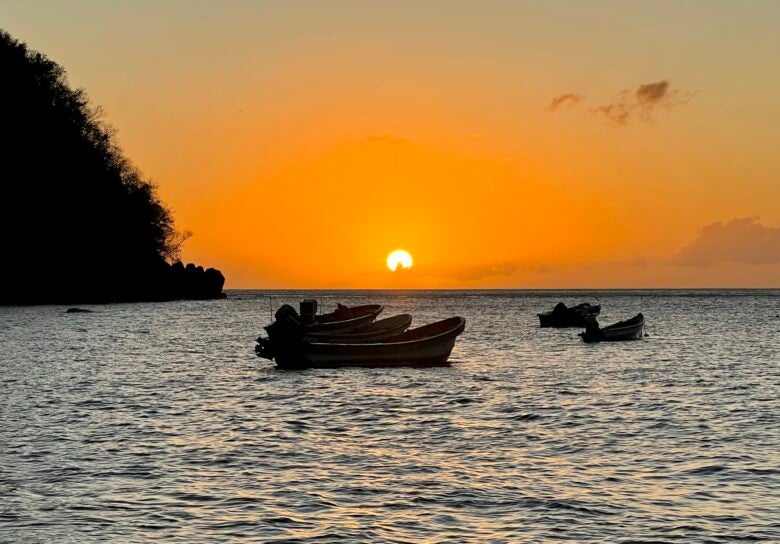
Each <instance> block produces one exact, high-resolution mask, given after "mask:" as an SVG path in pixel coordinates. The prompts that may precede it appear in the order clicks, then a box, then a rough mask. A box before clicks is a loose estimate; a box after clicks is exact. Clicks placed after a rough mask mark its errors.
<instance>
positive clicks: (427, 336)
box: [275, 317, 466, 368]
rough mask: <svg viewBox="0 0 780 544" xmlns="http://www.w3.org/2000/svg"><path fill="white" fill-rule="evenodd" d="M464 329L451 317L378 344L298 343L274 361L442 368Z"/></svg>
mask: <svg viewBox="0 0 780 544" xmlns="http://www.w3.org/2000/svg"><path fill="white" fill-rule="evenodd" d="M465 328H466V320H465V319H463V318H462V317H451V318H449V319H445V320H443V321H438V322H436V323H432V324H430V325H425V326H423V327H418V328H416V329H412V330H409V331H406V332H405V333H402V334H398V335H396V336H392V337H390V338H385V339H384V340H381V341H378V342H361V343H330V342H307V341H301V342H297V343H295V344H290V345H287V346H286V347H285V349H283V350H280V352H278V353H276V354H275V361H276V364H277V366H279V367H281V368H329V367H342V366H359V367H379V366H393V367H395V366H443V365H448V364H449V356H450V353H451V352H452V348H453V347H454V346H455V340H456V338H457V337H458V335H459V334H460V333H462V332H463V331H464V329H465Z"/></svg>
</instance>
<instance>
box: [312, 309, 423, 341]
mask: <svg viewBox="0 0 780 544" xmlns="http://www.w3.org/2000/svg"><path fill="white" fill-rule="evenodd" d="M411 324H412V316H411V315H409V314H400V315H394V316H393V317H386V318H385V319H380V320H378V321H374V322H373V323H368V324H367V325H361V326H360V327H357V328H355V329H351V330H349V331H348V332H343V331H332V332H331V331H321V332H308V331H307V332H304V335H303V339H304V340H306V341H309V342H331V343H342V344H354V343H358V342H376V341H377V340H382V339H384V338H390V337H391V336H395V335H397V334H401V333H402V332H404V331H405V330H406V329H408V328H409V326H410V325H411Z"/></svg>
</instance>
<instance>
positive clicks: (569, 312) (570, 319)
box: [536, 302, 601, 328]
mask: <svg viewBox="0 0 780 544" xmlns="http://www.w3.org/2000/svg"><path fill="white" fill-rule="evenodd" d="M600 312H601V305H600V304H588V303H587V302H583V303H582V304H577V305H576V306H571V307H568V306H566V304H564V303H563V302H559V303H558V304H556V305H555V308H553V310H552V311H551V312H544V313H540V314H536V315H537V316H539V325H540V326H541V327H556V328H563V327H584V326H585V325H586V323H587V320H588V317H589V316H596V315H598V314H599V313H600Z"/></svg>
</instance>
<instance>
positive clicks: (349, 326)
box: [304, 304, 384, 333]
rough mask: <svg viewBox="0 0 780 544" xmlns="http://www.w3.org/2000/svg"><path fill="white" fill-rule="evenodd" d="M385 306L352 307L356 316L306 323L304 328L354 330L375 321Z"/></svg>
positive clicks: (309, 329) (331, 330)
mask: <svg viewBox="0 0 780 544" xmlns="http://www.w3.org/2000/svg"><path fill="white" fill-rule="evenodd" d="M383 308H384V307H383V306H381V305H379V304H368V305H366V306H355V307H354V308H350V310H351V312H352V313H353V314H355V316H354V317H351V318H349V319H340V320H333V321H320V322H315V323H312V324H310V325H304V330H305V331H306V332H307V333H310V332H311V333H316V332H334V331H340V332H349V331H353V330H355V329H358V328H360V327H362V326H364V325H366V324H368V323H371V322H373V321H374V320H375V319H376V318H377V316H378V315H379V314H380V313H381V312H382V310H383Z"/></svg>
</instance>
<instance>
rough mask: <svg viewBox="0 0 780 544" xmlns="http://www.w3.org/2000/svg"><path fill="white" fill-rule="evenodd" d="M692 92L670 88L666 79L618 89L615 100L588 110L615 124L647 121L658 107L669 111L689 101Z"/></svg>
mask: <svg viewBox="0 0 780 544" xmlns="http://www.w3.org/2000/svg"><path fill="white" fill-rule="evenodd" d="M692 97H693V93H691V92H688V91H680V90H677V89H672V88H671V83H670V82H669V80H668V79H663V80H661V81H656V82H655V83H645V84H643V85H640V86H639V87H637V88H636V89H634V90H630V89H625V90H623V91H620V92H619V93H618V95H617V97H616V98H615V100H614V101H613V102H612V103H610V104H606V105H604V106H591V107H590V108H588V111H589V112H591V113H593V114H594V115H598V116H600V117H604V118H605V119H607V120H609V121H611V122H613V123H615V124H617V125H626V124H628V122H629V121H631V120H632V119H635V118H638V119H640V120H642V121H649V120H650V119H652V118H653V114H654V112H655V111H656V110H657V109H658V108H663V109H665V110H666V111H671V110H672V109H673V108H675V107H677V106H679V105H681V104H687V103H688V102H690V100H691V98H692Z"/></svg>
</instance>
